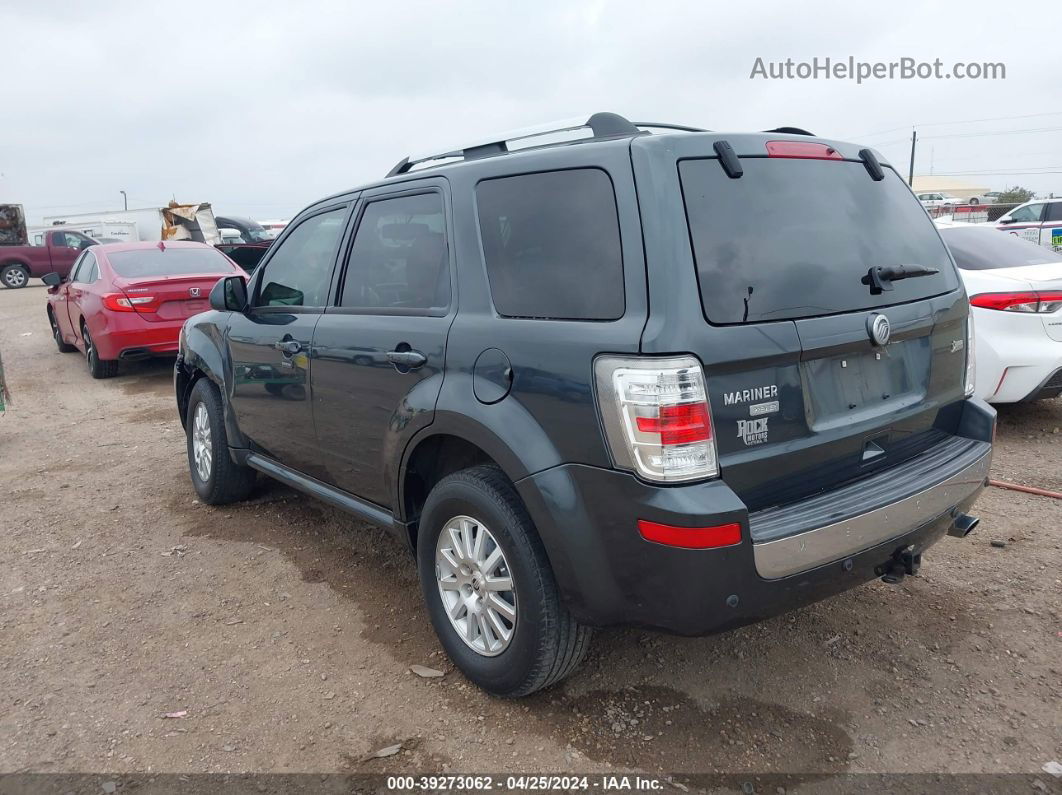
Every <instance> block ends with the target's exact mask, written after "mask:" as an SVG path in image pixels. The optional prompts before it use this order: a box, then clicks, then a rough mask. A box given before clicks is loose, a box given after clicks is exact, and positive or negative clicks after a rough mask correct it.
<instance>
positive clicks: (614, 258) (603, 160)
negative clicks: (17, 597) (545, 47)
mask: <svg viewBox="0 0 1062 795" xmlns="http://www.w3.org/2000/svg"><path fill="white" fill-rule="evenodd" d="M574 128H580V129H579V130H578V131H576V132H570V133H569V134H570V135H578V134H582V135H583V136H584V137H582V138H577V139H575V140H569V141H566V142H565V143H556V142H554V143H552V144H548V145H540V146H534V145H532V146H525V147H524V148H522V149H517V150H514V149H513V140H514V138H513V137H509V138H506V139H504V140H488V141H484V142H482V143H478V144H475V145H469V146H465V147H462V148H459V149H455V150H450V151H446V152H442V153H438V154H432V155H428V156H425V157H421V158H413V159H406V160H403V161H402V162H401V163H399V164H398V165H397V166H396V167H395V168H394V169H393V170H392V171H391V173H390V174H389V175H388V176H387V178H386V179H384V180H382V181H380V182H377V183H374V184H371V185H366V186H364V187H362V188H358V189H356V190H351V191H348V192H345V193H341V194H338V195H335V196H332V197H329V198H327V199H324V200H322V201H319V202H317V203H316V204H314V205H312V206H311V207H309V208H307V209H306V210H304V211H303V212H302V213H301V214H300V215H299V216H298V217H297V218H296V219H295V220H294V221H292V222H291V224H290V225H289V226H288V227H287V229H286V230H285V231H284V233H283V235H282V236H281V237H280V238H279V239H278V240H277V241H276V243H275V244H274V245H273V246H272V247H271V248H270V249H269V251H268V253H267V254H266V256H265V258H264V259H263V261H262V264H261V266H260V267H259V268H258V269H257V270H256V271H255V273H254V275H253V276H252V277H251V278H250V280H249V282H245V281H244V279H243V278H242V277H233V278H229V279H226V280H224V281H222V282H219V283H218V285H217V286H216V287H215V289H214V291H213V293H212V294H211V297H210V300H211V306H212V307H213V310H212V311H210V312H207V313H205V314H201V315H197V316H196V317H193V318H191V319H190V320H189V321H188V322H187V323H186V325H185V327H184V330H183V332H182V338H181V345H180V356H179V358H178V360H177V365H176V371H175V388H176V396H177V404H178V409H179V412H180V416H181V419H182V421H183V423H184V425H185V428H186V430H187V435H188V458H189V464H190V468H191V476H192V482H193V484H194V486H195V489H196V491H197V492H198V494H199V496H200V498H201V499H202V500H203V501H204V502H207V503H210V504H219V503H226V502H231V501H233V500H239V499H241V498H243V497H245V496H246V495H247V494H248V492H249V491H250V490H251V488H252V485H253V483H254V480H255V477H256V473H258V472H263V473H265V474H267V475H269V476H270V477H273V478H276V479H277V480H280V481H282V482H284V483H287V484H289V485H290V486H293V487H295V488H297V489H300V490H302V491H304V492H306V493H308V494H310V495H312V496H315V497H318V498H320V499H322V500H325V501H326V502H329V503H331V504H332V505H335V506H338V507H340V508H343V509H345V510H347V511H349V512H351V513H352V514H354V515H356V516H358V517H360V518H362V519H366V520H369V521H371V522H375V523H377V524H380V525H384V526H386V527H389V528H391V529H393V530H394V531H395V532H396V533H397V534H398V535H399V536H400V537H401V538H402V539H403V541H404V542H405V543H408V545H409V547H410V549H411V550H412V551H413V553H414V555H415V557H416V561H417V565H418V569H419V574H420V579H421V583H422V587H423V594H424V598H425V601H426V603H427V607H428V611H429V613H430V615H431V620H432V622H433V624H434V626H435V629H436V631H437V633H438V635H439V638H440V640H441V641H442V644H443V645H444V647H445V648H446V651H447V652H448V654H449V655H450V657H451V659H452V660H453V661H454V663H455V664H456V665H457V666H458V667H459V668H460V669H461V670H462V671H463V672H464V673H465V674H466V675H467V676H468V678H469V679H471V680H472V681H474V682H475V683H476V684H478V685H479V686H481V687H483V688H484V689H486V690H488V691H489V692H491V693H495V694H498V695H503V696H519V695H524V694H527V693H531V692H533V691H535V690H537V689H539V688H542V687H545V686H548V685H550V684H552V683H554V682H556V681H558V680H560V679H561V678H562V677H564V676H565V675H567V674H568V673H569V672H570V671H572V670H573V669H574V668H575V666H576V665H577V664H578V663H579V661H580V659H581V658H582V657H583V655H584V654H585V652H586V649H587V645H588V643H589V640H590V627H603V626H612V625H637V626H642V627H650V628H654V629H661V630H666V631H670V632H677V633H682V634H700V633H710V632H718V631H721V630H726V629H729V628H732V627H737V626H740V625H742V624H747V623H749V622H753V621H758V620H760V619H763V618H765V617H767V616H770V615H772V614H775V613H779V612H782V611H785V610H790V609H793V608H795V607H799V606H800V605H804V604H807V603H809V602H812V601H815V600H818V599H822V598H824V597H826V596H829V595H831V594H834V593H837V592H839V591H843V590H845V589H847V588H851V587H853V586H855V585H858V584H859V583H862V582H865V581H867V580H869V579H872V578H875V577H882V578H884V579H886V580H887V581H889V582H898V581H900V580H902V579H903V577H904V576H905V575H908V574H914V573H916V572H917V570H918V567H919V565H920V562H921V556H922V553H923V551H924V550H925V549H927V548H928V547H929V546H931V545H932V544H933V543H935V542H936V541H938V540H939V539H940V538H941V537H942V536H944V535H945V534H952V535H958V536H962V535H965V534H966V533H968V532H969V531H970V530H971V529H972V528H973V526H974V525H975V524H976V519H974V518H973V517H971V516H969V515H968V514H967V513H966V512H967V511H968V510H969V508H970V506H971V505H972V503H973V502H974V500H975V499H976V498H977V495H978V494H979V492H980V491H981V489H982V488H983V487H984V485H985V482H986V478H987V476H988V469H989V463H990V460H991V451H992V446H991V445H992V438H993V433H994V428H995V414H994V412H993V411H992V409H991V408H989V407H988V406H987V405H986V404H984V403H982V402H980V401H977V400H972V399H970V398H969V395H970V394H971V389H970V386H972V380H971V377H970V375H971V374H970V372H969V370H970V362H972V357H971V356H970V338H969V328H968V320H967V318H968V314H969V312H968V305H967V298H966V295H965V293H964V292H963V288H962V284H961V282H960V280H959V278H958V276H957V274H956V271H955V267H954V265H953V263H952V260H951V257H950V255H949V254H948V251H947V249H946V248H945V246H944V244H943V243H942V242H941V240H940V237H939V235H938V234H937V231H936V229H935V228H934V226H933V224H932V223H931V222H930V220H929V218H928V217H927V216H926V213H925V211H924V210H923V209H922V207H921V206H920V205H919V203H918V200H917V199H916V198H915V197H914V196H913V195H912V193H911V192H910V190H909V189H908V188H907V186H906V185H905V184H904V181H903V180H902V179H901V178H900V177H899V176H898V175H897V174H896V172H895V171H894V169H893V168H892V167H891V166H890V165H889V164H888V163H886V162H883V161H882V160H881V159H880V157H879V156H878V155H877V154H876V153H875V152H873V151H872V150H869V149H860V148H859V147H857V146H853V145H851V144H845V143H839V142H835V141H826V140H821V139H818V138H815V137H813V136H811V135H810V134H807V133H805V132H803V131H801V130H797V129H793V128H781V129H779V130H772V131H769V132H766V133H755V134H748V133H741V134H720V133H712V132H706V131H703V130H693V129H691V128H685V127H679V126H677V125H662V124H632V123H630V122H628V121H626V120H625V119H623V118H621V117H619V116H615V115H613V114H595V115H594V116H592V117H591V118H590V119H588V120H586V121H585V122H580V123H579V124H574V125H570V126H567V127H565V130H571V129H574ZM556 137H557V136H555V138H556ZM523 143H524V144H527V143H532V144H533V143H534V139H528V140H525V141H523Z"/></svg>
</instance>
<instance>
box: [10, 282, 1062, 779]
mask: <svg viewBox="0 0 1062 795" xmlns="http://www.w3.org/2000/svg"><path fill="white" fill-rule="evenodd" d="M44 306H45V292H44V290H43V289H42V288H41V287H40V286H39V285H36V284H35V285H33V286H31V287H29V288H27V289H23V290H8V291H0V356H2V358H3V365H4V371H5V375H6V378H7V383H8V388H9V390H10V396H11V404H10V405H9V407H8V411H7V412H6V413H5V414H3V415H0V494H2V495H3V496H2V497H0V504H2V512H0V516H2V519H0V528H2V530H0V647H2V648H3V654H2V656H0V699H2V701H0V772H11V771H48V772H51V771H63V772H66V771H108V772H134V771H137V772H147V771H154V772H214V771H269V772H296V771H306V772H310V771H313V772H354V771H371V772H384V771H395V772H413V771H416V772H427V773H438V772H446V771H449V772H455V771H467V772H482V771H490V772H508V771H512V772H524V773H531V772H543V771H552V772H567V771H578V772H605V771H609V770H615V769H617V768H631V769H639V770H645V771H647V772H653V773H656V772H661V771H662V772H666V773H677V774H681V773H703V772H712V771H722V772H763V773H766V772H785V773H800V772H807V773H826V774H829V773H840V772H848V771H852V772H860V771H873V772H938V771H939V772H944V771H947V772H982V771H991V772H1039V771H1040V768H1041V765H1043V764H1044V763H1045V762H1047V761H1049V760H1052V759H1058V758H1059V757H1060V754H1062V696H1060V691H1059V682H1060V681H1062V616H1060V604H1062V600H1060V595H1062V580H1060V578H1062V529H1060V528H1062V506H1060V504H1059V503H1058V502H1055V501H1053V500H1050V499H1048V498H1043V497H1036V496H1031V495H1027V494H1021V493H1017V492H1011V491H1002V490H999V489H994V488H993V489H989V490H988V491H987V492H986V493H985V495H984V496H983V497H982V498H981V501H980V502H979V503H978V505H977V506H976V508H975V511H974V513H976V514H977V515H979V516H981V518H982V523H981V525H980V527H979V528H978V529H977V530H976V531H975V532H974V534H973V535H972V536H970V537H969V538H968V539H966V540H963V541H960V540H958V539H951V538H949V539H945V540H944V541H942V542H941V543H940V544H939V545H938V546H936V547H935V548H934V549H932V550H931V551H930V552H929V554H927V555H926V558H925V561H924V563H923V568H922V572H923V573H922V575H921V576H920V577H917V578H908V579H907V580H906V581H905V582H904V583H903V584H902V585H901V586H899V587H895V586H888V585H885V584H882V583H880V582H875V583H872V584H870V585H867V586H866V587H863V588H860V589H857V590H855V591H852V592H849V593H846V594H842V595H841V596H839V597H836V598H834V599H832V600H829V601H827V602H824V603H820V604H817V605H814V606H811V607H808V608H806V609H804V610H801V611H799V612H797V613H794V614H789V615H784V616H781V617H778V618H774V619H772V620H769V621H767V622H764V623H762V624H759V625H756V626H751V627H747V628H744V629H741V630H738V631H734V632H730V633H728V634H725V635H721V636H715V637H707V638H676V637H670V636H664V635H657V634H652V633H645V632H640V631H636V630H623V631H605V632H600V633H598V635H597V636H596V638H595V641H594V645H593V647H592V650H591V652H590V656H589V659H588V660H587V663H586V664H585V665H584V666H583V667H582V668H581V669H580V670H579V671H578V672H577V673H576V674H575V675H574V676H572V677H571V678H570V679H569V680H567V681H565V682H564V683H562V684H561V685H560V686H559V687H556V688H554V689H552V690H550V691H547V692H545V693H542V694H539V695H537V696H534V697H532V698H529V699H525V700H523V701H519V702H508V701H501V700H496V699H492V698H490V697H488V696H486V695H484V694H483V693H482V692H480V691H478V690H477V689H475V688H474V687H472V686H470V685H468V684H467V683H466V682H465V681H464V680H463V678H462V677H461V676H460V674H458V673H456V672H454V671H453V668H452V666H451V665H450V664H449V662H448V660H447V659H446V658H445V656H444V655H443V654H442V652H441V647H440V646H439V644H438V643H437V641H436V640H435V636H434V635H433V633H432V631H431V627H430V625H429V623H428V618H427V614H426V612H425V611H424V609H423V608H422V606H421V600H420V593H419V588H418V585H417V581H416V578H415V572H414V569H413V566H412V563H411V561H410V560H409V559H408V557H407V555H406V553H405V551H404V550H403V549H402V548H401V547H400V546H399V544H398V542H397V541H394V540H392V539H391V538H390V537H389V536H387V535H386V534H384V533H382V532H381V531H379V530H376V529H373V528H370V527H368V526H365V525H362V524H361V523H359V522H357V521H355V520H353V519H351V518H350V517H348V516H346V515H344V514H342V513H339V512H338V511H335V510H333V509H331V508H329V507H327V506H325V505H324V504H322V503H318V502H315V501H313V500H312V499H310V498H307V497H303V496H301V495H298V494H296V493H294V492H292V491H290V490H288V489H286V488H285V487H282V486H280V485H279V484H276V483H273V482H271V481H268V480H264V479H263V480H261V481H260V482H259V486H258V488H257V490H256V492H255V494H254V495H253V496H252V499H251V500H250V501H249V502H247V503H243V504H238V505H234V506H227V507H222V508H217V509H215V508H210V507H207V506H204V505H201V504H199V503H198V502H197V501H196V500H195V493H194V492H193V490H192V488H191V486H190V484H189V480H188V473H187V465H186V459H185V445H184V435H183V431H182V429H181V426H180V423H179V422H178V420H177V417H176V414H175V408H174V401H173V398H172V394H171V392H172V385H171V369H170V363H169V362H152V363H147V364H140V365H132V366H126V367H125V368H124V369H123V371H122V373H121V375H120V376H119V377H118V378H116V379H113V380H109V381H93V380H92V379H91V378H90V377H89V374H88V372H87V369H86V367H85V363H84V360H83V358H82V357H81V356H80V354H60V353H58V352H57V351H56V349H55V345H54V343H53V342H52V340H51V337H50V335H49V329H48V324H47V321H46V319H45V314H44ZM1060 427H1062V400H1055V401H1050V402H1047V403H1041V404H1036V405H1021V406H1011V407H1003V408H1002V409H1001V411H1000V425H999V435H998V445H997V449H996V458H995V464H994V469H993V472H994V476H995V477H997V478H1000V479H1003V480H1009V481H1016V482H1020V483H1025V484H1029V485H1036V486H1041V487H1044V488H1048V489H1054V490H1060V489H1062V456H1060V455H1059V453H1060V451H1062V431H1060ZM992 540H996V541H1002V542H1006V545H1005V547H996V546H992V545H991V544H990V542H991V541H992ZM411 665H422V666H428V667H431V668H437V669H440V670H442V671H444V672H445V675H444V676H443V677H441V678H421V677H420V676H418V675H416V674H414V673H411V672H410V670H409V669H410V666H411ZM182 713H183V714H182ZM167 715H176V716H178V717H166V716H167ZM398 743H401V744H402V746H403V750H402V751H401V752H400V753H398V754H397V755H394V756H390V757H388V758H384V759H374V760H371V761H365V757H366V756H367V755H369V754H371V752H373V751H375V750H377V749H380V748H383V747H386V746H390V745H394V744H398ZM1041 775H1043V774H1041Z"/></svg>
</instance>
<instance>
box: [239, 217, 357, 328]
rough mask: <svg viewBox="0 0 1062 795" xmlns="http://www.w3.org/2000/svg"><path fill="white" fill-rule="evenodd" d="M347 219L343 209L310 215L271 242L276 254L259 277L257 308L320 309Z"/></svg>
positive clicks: (325, 295)
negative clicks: (259, 288)
mask: <svg viewBox="0 0 1062 795" xmlns="http://www.w3.org/2000/svg"><path fill="white" fill-rule="evenodd" d="M346 218H347V208H346V207H338V208H336V209H335V210H329V211H328V212H325V213H320V214H318V215H314V216H311V217H309V218H307V219H306V220H305V221H303V222H301V223H300V224H299V225H298V226H297V227H295V228H294V229H293V230H291V232H289V233H288V236H287V237H285V238H284V239H283V240H281V241H280V242H279V243H274V244H273V245H274V246H276V251H274V252H273V256H272V257H270V258H269V261H268V262H267V263H266V264H265V273H263V274H262V279H261V282H260V284H261V291H260V292H259V295H258V302H257V303H258V306H321V307H323V306H324V305H325V302H326V301H327V300H328V288H329V285H330V284H331V282H332V270H333V268H334V267H335V263H336V254H337V252H338V250H339V238H340V237H341V236H342V234H343V226H344V223H345V221H346Z"/></svg>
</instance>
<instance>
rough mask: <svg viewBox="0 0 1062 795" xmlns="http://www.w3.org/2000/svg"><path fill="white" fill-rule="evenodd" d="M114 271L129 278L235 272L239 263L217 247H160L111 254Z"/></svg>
mask: <svg viewBox="0 0 1062 795" xmlns="http://www.w3.org/2000/svg"><path fill="white" fill-rule="evenodd" d="M107 260H108V261H109V262H110V263H111V267H112V268H113V269H114V272H115V273H116V274H118V275H119V276H124V277H125V278H127V279H128V278H138V277H141V276H185V275H188V274H192V273H234V272H237V271H236V266H235V265H233V264H232V263H231V262H229V260H228V259H226V257H225V255H224V254H222V253H221V252H220V251H218V250H217V249H214V248H210V247H207V246H204V247H203V248H199V247H198V246H197V247H196V248H183V247H182V248H167V249H164V250H162V249H159V248H157V247H152V248H144V249H136V250H135V251H112V252H110V253H108V254H107Z"/></svg>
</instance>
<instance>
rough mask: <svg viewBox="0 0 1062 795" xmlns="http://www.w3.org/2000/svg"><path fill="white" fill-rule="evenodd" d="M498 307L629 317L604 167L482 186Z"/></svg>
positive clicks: (539, 313)
mask: <svg viewBox="0 0 1062 795" xmlns="http://www.w3.org/2000/svg"><path fill="white" fill-rule="evenodd" d="M476 201H477V204H478V208H479V228H480V233H481V235H482V238H483V256H484V258H485V260H486V264H487V276H488V278H489V280H490V291H491V295H492V296H493V298H494V306H495V308H496V309H497V310H498V312H499V313H500V314H502V315H505V316H507V317H534V318H550V319H557V320H615V319H616V318H619V317H622V316H623V257H622V253H621V250H620V237H619V221H618V219H617V216H616V195H615V192H614V191H613V189H612V181H611V180H610V179H609V177H608V175H607V174H606V173H605V172H604V171H600V170H598V169H592V168H584V169H575V170H572V171H549V172H543V173H539V174H524V175H521V176H518V177H503V178H500V179H491V180H486V181H484V182H481V183H480V184H479V186H478V187H477V188H476Z"/></svg>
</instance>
